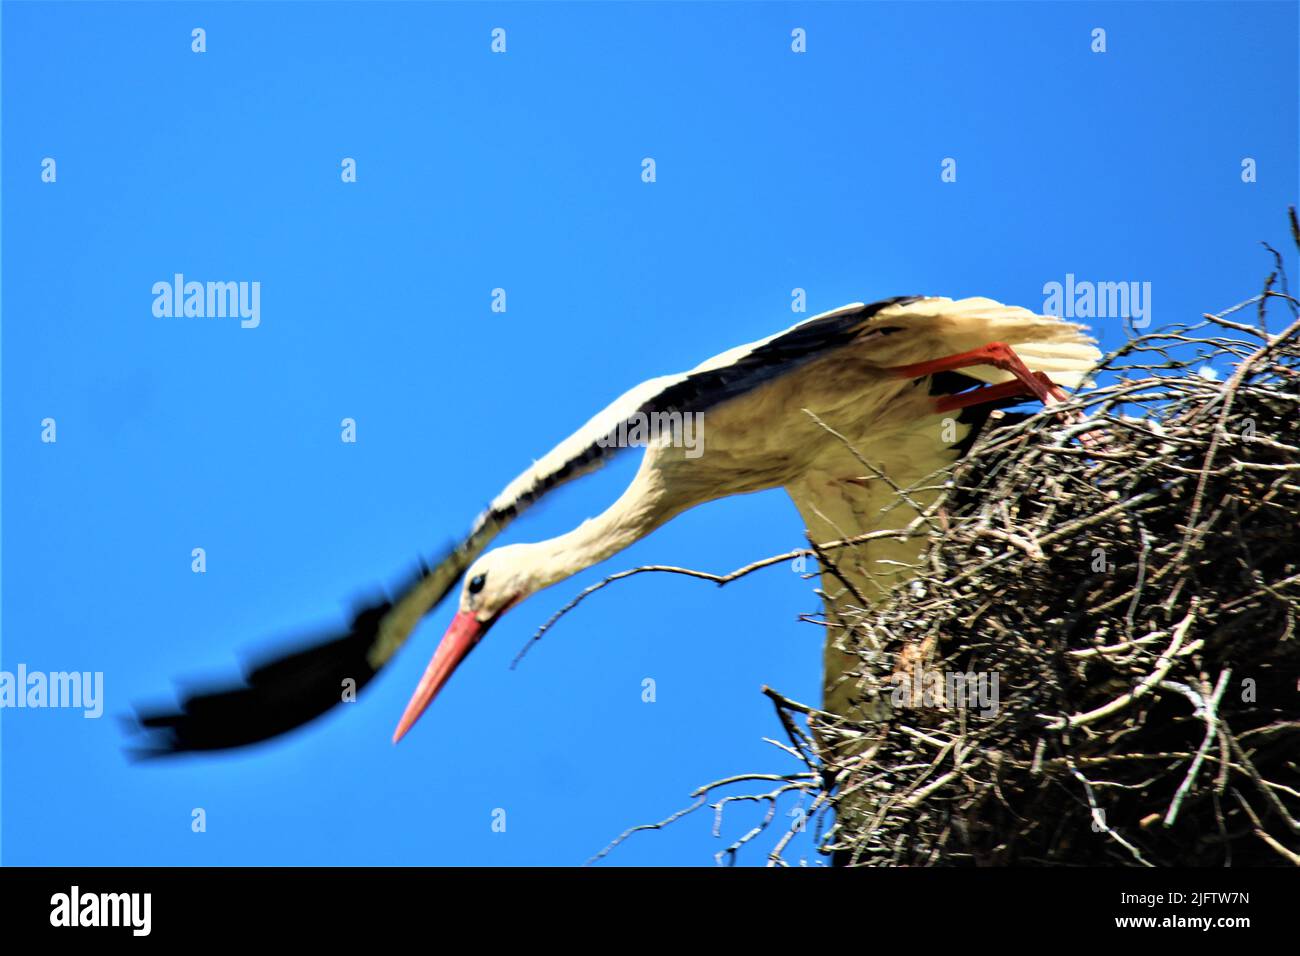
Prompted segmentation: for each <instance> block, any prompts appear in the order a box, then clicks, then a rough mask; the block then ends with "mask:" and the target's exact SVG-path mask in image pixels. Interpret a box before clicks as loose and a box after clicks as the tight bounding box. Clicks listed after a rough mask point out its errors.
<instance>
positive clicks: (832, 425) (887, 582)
mask: <svg viewBox="0 0 1300 956" xmlns="http://www.w3.org/2000/svg"><path fill="white" fill-rule="evenodd" d="M1099 358H1100V353H1099V352H1098V350H1097V349H1096V348H1095V347H1094V346H1093V345H1092V340H1091V339H1089V338H1087V337H1086V336H1085V334H1084V330H1083V329H1082V327H1081V326H1078V325H1075V324H1072V323H1068V322H1063V321H1061V320H1060V319H1057V318H1053V317H1049V316H1041V315H1036V314H1034V313H1033V312H1031V311H1029V310H1027V309H1023V308H1016V307H1012V306H1005V305H1001V304H1000V303H997V302H994V301H992V300H990V299H984V298H969V299H960V300H957V301H954V300H952V299H947V298H934V297H905V298H895V299H887V300H885V301H882V302H876V303H873V304H871V305H862V304H860V303H857V304H853V305H847V306H844V307H843V308H839V309H835V310H834V311H831V312H826V313H823V314H822V315H818V316H816V317H814V318H811V319H808V320H807V321H804V322H801V323H799V324H798V325H795V326H793V327H792V328H789V329H787V330H785V331H784V332H779V333H777V334H776V335H772V336H769V337H768V338H765V339H761V340H759V341H757V342H753V343H751V344H749V345H742V346H739V347H737V348H734V349H731V350H729V351H727V352H723V353H722V354H721V355H717V356H715V357H713V358H711V359H709V360H708V361H706V362H703V363H702V364H700V365H698V366H696V367H695V368H694V369H692V370H690V371H689V372H684V373H682V374H678V375H666V376H663V377H661V378H655V379H651V380H650V381H647V382H643V383H642V384H640V385H638V386H636V387H635V388H633V389H631V390H630V391H628V392H626V393H625V394H624V395H622V396H621V397H620V398H618V399H617V400H615V401H614V402H613V403H612V404H610V405H609V407H607V408H606V409H604V410H603V411H601V412H600V413H598V414H597V415H596V416H595V417H593V418H592V419H591V420H590V421H589V422H587V424H585V425H583V426H582V427H581V428H579V429H578V430H577V431H576V432H574V433H573V434H572V435H571V436H569V438H567V439H565V440H564V441H563V442H561V443H560V444H559V445H558V446H556V447H555V448H554V449H552V450H551V451H550V452H549V453H548V454H546V455H545V456H544V457H543V458H542V459H541V460H540V461H537V462H536V463H535V464H534V465H533V466H532V467H531V468H529V469H528V470H527V471H525V472H524V473H523V474H521V475H520V476H519V477H518V478H516V479H515V480H514V481H512V482H511V483H510V484H509V485H507V486H506V488H505V490H504V491H503V492H502V493H501V494H500V495H498V496H497V497H496V499H495V500H494V501H493V502H492V504H491V505H490V506H489V507H488V509H487V510H486V511H485V512H484V513H483V514H482V515H480V516H479V517H478V519H477V520H476V521H475V522H474V524H473V526H472V529H471V531H470V533H469V535H468V536H467V537H466V538H465V540H464V541H462V542H461V543H460V544H459V545H457V546H456V547H455V548H453V549H452V550H451V551H450V552H449V553H447V554H446V555H445V556H444V557H443V558H442V559H441V560H440V561H438V562H437V563H435V564H433V565H432V566H429V565H422V566H421V570H420V573H419V574H418V575H417V576H416V577H415V578H414V580H412V581H411V582H410V583H409V584H408V585H406V586H405V587H404V588H402V589H401V590H400V591H399V592H398V595H397V597H396V598H394V599H393V600H391V601H388V600H385V601H382V602H379V603H377V604H374V605H372V606H369V607H366V608H364V609H362V610H360V611H359V612H358V613H357V614H356V616H355V618H354V620H353V622H352V627H351V630H350V632H349V633H347V634H345V635H342V636H334V637H332V638H331V639H329V640H326V641H324V642H318V643H315V644H313V645H311V646H308V647H305V648H304V649H300V650H298V651H295V652H293V653H290V654H288V655H284V656H280V657H278V658H276V659H273V660H270V661H267V662H264V663H262V664H259V665H257V666H255V667H254V668H252V669H251V670H250V671H249V672H248V673H247V674H246V678H245V683H244V684H243V685H241V686H237V687H233V688H226V689H212V688H210V689H207V690H202V691H198V690H196V691H194V692H192V693H190V694H189V695H188V696H187V697H186V698H185V700H184V702H183V704H182V706H181V708H180V710H179V711H172V712H163V713H156V714H153V715H151V716H146V717H143V718H142V720H141V722H142V724H143V725H144V726H145V727H146V728H149V729H151V730H153V731H155V732H161V736H159V737H156V738H155V741H154V749H153V750H152V751H148V752H150V753H175V752H181V751H193V750H212V749H223V748H228V747H235V746H240V745H243V744H248V743H253V742H256V741H259V740H264V739H266V738H268V737H272V736H274V735H277V734H279V733H282V732H284V731H286V730H289V729H291V728H293V727H296V726H298V725H300V724H303V723H305V722H307V721H308V720H310V719H312V718H314V717H315V716H317V715H319V714H321V713H323V712H324V711H326V710H328V709H329V708H330V707H332V706H333V705H335V704H337V703H338V702H339V701H340V697H341V694H340V687H341V686H345V684H344V682H346V681H352V682H355V685H354V686H356V687H358V688H359V687H361V686H364V685H365V684H366V683H368V682H369V680H370V679H371V678H372V677H373V676H374V675H375V673H376V672H378V670H379V669H380V668H381V667H383V665H384V664H385V663H387V662H388V661H389V660H390V659H391V658H392V657H393V655H394V654H395V653H396V652H397V650H398V649H399V648H400V647H401V646H402V644H403V643H405V642H406V640H407V639H408V638H409V637H410V636H411V634H412V633H413V632H414V631H415V629H416V625H417V624H418V623H419V621H420V620H421V618H423V617H424V616H425V615H426V614H428V613H429V612H430V611H431V610H433V608H435V607H436V606H437V605H438V603H439V602H440V601H441V600H442V599H443V598H444V597H445V596H446V595H447V594H448V593H449V592H450V590H451V589H452V587H453V586H454V585H455V584H456V582H457V581H458V580H460V579H461V578H462V577H463V579H464V585H463V587H462V588H461V591H460V598H459V606H458V608H457V611H456V615H455V617H454V618H453V619H452V622H451V625H450V626H449V627H448V629H447V632H446V635H445V636H444V637H443V639H442V642H441V643H440V644H439V645H438V648H437V651H436V653H435V654H434V655H433V659H432V661H431V662H430V664H429V666H428V669H427V670H426V672H425V674H424V676H423V678H422V679H421V681H420V683H419V686H418V687H417V688H416V691H415V694H414V696H413V697H412V698H411V701H410V703H409V704H408V706H407V708H406V711H405V713H403V714H402V717H401V720H400V721H399V723H398V725H397V730H396V733H395V734H394V735H393V740H394V742H396V741H397V740H400V739H401V737H402V736H403V735H404V734H406V732H407V731H408V730H410V728H411V726H412V725H413V724H414V723H415V721H416V720H417V719H418V718H419V716H420V715H421V714H422V713H423V712H424V710H425V708H427V707H428V706H429V704H430V702H431V701H432V700H433V699H434V697H435V696H436V695H437V694H438V691H439V690H440V689H441V688H442V687H443V685H444V684H445V683H446V681H447V679H448V678H449V677H450V676H451V674H452V672H453V671H454V670H455V669H456V667H457V666H458V665H459V664H460V663H461V661H463V660H464V659H465V657H466V655H467V654H469V652H470V651H471V650H472V649H473V648H474V647H475V646H476V645H477V644H478V643H479V641H481V640H482V639H483V637H484V635H485V634H487V632H488V630H489V629H490V628H491V627H492V625H493V624H495V623H496V622H497V620H499V619H500V617H501V615H502V614H504V613H505V612H506V611H507V610H509V609H510V608H512V607H514V606H515V605H517V604H519V603H520V602H521V601H523V600H525V599H526V598H528V597H530V596H532V595H533V594H536V593H537V592H538V591H541V590H543V589H544V588H547V587H550V586H551V585H553V584H556V583H558V582H560V581H563V580H565V579H566V578H569V577H571V576H572V575H575V574H577V573H578V572H580V571H583V570H585V569H587V568H590V567H592V566H593V565H596V564H599V563H600V562H602V561H604V560H606V559H607V558H609V557H610V556H612V555H614V554H617V553H618V552H619V551H622V550H623V549H624V548H626V547H628V545H630V544H632V543H633V542H635V541H638V540H639V539H641V538H643V537H645V536H646V535H648V534H649V533H650V532H652V531H654V530H655V529H656V528H658V527H659V526H660V525H662V524H664V523H665V522H667V521H670V520H672V519H673V518H674V517H676V516H677V515H679V514H681V513H682V512H684V511H686V510H688V509H690V508H693V507H695V506H696V505H699V504H703V503H704V502H706V501H712V500H715V499H717V498H722V497H725V496H727V495H735V494H744V493H748V492H753V491H762V490H765V489H769V488H784V489H785V490H786V492H787V493H788V494H789V495H790V497H791V498H792V499H793V500H794V503H795V505H796V507H797V508H798V510H799V512H800V515H801V516H802V517H803V520H804V523H805V524H806V526H807V529H808V532H809V534H810V536H811V538H812V539H813V540H815V541H829V540H836V539H844V538H848V537H853V536H857V535H862V534H866V533H868V532H872V531H877V530H885V529H889V530H898V529H902V528H905V527H906V526H907V525H908V524H909V523H910V522H911V521H912V519H913V518H914V517H915V516H916V514H917V510H916V509H917V508H918V507H920V508H924V507H927V506H928V505H929V504H930V503H931V502H932V501H933V500H934V496H935V495H936V494H938V492H937V490H934V489H930V490H928V491H917V492H916V493H915V494H910V495H906V496H900V493H899V490H898V489H900V488H903V487H906V486H908V485H911V484H913V483H914V482H917V481H918V480H919V479H921V478H924V477H925V476H927V475H931V474H933V473H935V472H937V471H939V470H941V469H942V468H944V467H945V466H947V465H950V464H951V463H953V462H954V461H956V460H957V458H958V457H960V455H962V454H964V452H965V450H967V449H968V448H969V447H970V444H971V443H972V442H973V440H974V438H975V436H976V433H977V432H978V429H979V428H980V426H981V425H982V424H983V422H984V420H985V419H986V418H987V415H988V413H989V411H990V410H991V409H992V408H993V407H995V406H997V405H999V404H1003V405H1005V404H1009V403H1010V404H1014V403H1016V402H1018V401H1021V400H1023V399H1024V398H1025V397H1027V396H1034V397H1037V398H1039V399H1041V400H1042V401H1043V402H1044V403H1045V404H1049V405H1050V404H1052V403H1054V402H1056V401H1059V400H1061V399H1063V398H1064V394H1063V393H1062V392H1061V390H1060V388H1059V386H1062V385H1064V386H1071V387H1073V386H1077V385H1079V384H1080V382H1081V381H1082V380H1083V378H1084V376H1085V374H1086V373H1087V372H1088V371H1089V370H1090V369H1091V368H1092V366H1093V365H1094V364H1095V363H1096V361H1097V360H1098V359H1099ZM673 412H680V413H701V414H702V416H703V418H702V423H703V424H702V434H701V436H700V437H702V439H703V453H702V454H692V453H690V451H689V450H688V448H686V447H684V445H683V443H681V442H673V441H672V440H660V441H657V442H653V443H650V444H648V445H647V446H646V447H645V451H644V453H643V456H642V459H641V466H640V469H639V470H638V471H637V473H636V476H635V477H634V478H633V479H632V483H631V484H630V485H629V486H628V488H627V490H626V491H625V492H624V493H623V495H622V496H621V497H620V498H619V499H618V500H617V501H616V502H614V504H613V505H611V506H610V507H609V508H608V509H606V510H605V511H604V512H603V513H601V514H599V515H597V516H596V517H594V518H590V519H588V520H586V521H584V522H583V523H582V524H581V525H579V526H578V527H577V528H575V529H573V530H572V531H570V532H569V533H567V534H564V535H560V536H559V537H557V538H552V539H551V540H549V541H542V542H538V543H536V544H512V545H508V546H505V547H501V548H497V549H495V550H493V551H486V549H487V547H488V545H489V544H490V543H491V542H492V540H493V539H494V538H495V537H496V536H497V535H498V534H500V533H501V531H502V530H503V529H504V528H505V527H506V526H507V525H508V524H509V523H510V522H511V521H513V520H514V519H515V518H517V517H518V516H519V515H521V514H522V513H523V512H524V511H525V510H527V509H528V507H529V506H531V505H532V504H533V503H534V502H535V501H537V500H538V499H539V498H540V497H541V496H543V495H544V494H546V493H547V492H548V491H550V490H552V489H553V488H556V487H558V486H559V485H561V484H563V483H564V482H567V481H570V480H572V479H574V478H577V477H579V476H580V475H583V474H586V473H588V472H590V471H592V470H593V469H595V468H597V467H598V466H599V465H600V464H601V463H602V462H603V461H604V460H605V459H606V458H608V457H609V456H610V455H611V454H613V453H614V452H616V451H617V447H616V445H617V443H616V441H613V440H612V437H613V436H617V435H619V434H620V428H622V429H623V433H624V434H625V433H626V424H627V423H628V422H629V421H632V420H633V419H635V418H636V417H637V416H649V415H655V414H667V413H673ZM809 412H811V413H813V414H812V415H810V414H808V413H809ZM954 413H957V414H954ZM814 415H815V416H816V418H815V419H814V417H813V416H814ZM923 546H924V541H923V539H920V538H917V537H913V538H910V539H907V540H896V539H887V540H879V541H872V542H870V543H869V544H868V545H866V546H864V547H863V548H860V549H858V550H857V553H856V556H855V557H854V558H853V559H852V562H851V563H850V561H847V560H846V561H844V562H842V565H841V566H839V567H838V568H837V569H836V570H837V572H838V576H833V575H832V574H831V573H830V572H828V571H827V570H825V569H823V573H822V585H823V592H824V594H825V601H826V614H827V619H828V621H829V622H831V623H834V622H835V621H836V620H837V614H838V611H837V608H838V606H839V601H838V598H839V597H840V595H841V593H842V592H843V591H844V589H845V588H846V586H848V587H851V588H852V589H854V590H856V591H857V592H858V594H860V595H863V596H865V597H866V598H867V599H868V600H871V599H872V598H876V597H879V596H880V595H881V594H882V593H884V592H885V591H887V590H888V589H889V588H891V587H892V586H894V585H896V584H898V583H899V582H900V581H903V580H906V578H907V577H908V576H909V574H910V571H909V569H908V566H909V565H914V564H915V563H916V560H917V558H918V555H919V554H920V551H921V549H922V547H923ZM485 551H486V553H484V552H485ZM842 633H843V629H842V628H835V627H828V628H827V638H826V645H825V655H824V664H825V678H824V688H823V691H824V699H823V708H824V709H825V710H826V711H828V712H829V713H832V714H836V715H840V716H844V717H851V716H853V715H854V714H855V710H854V708H855V700H856V696H855V692H856V686H855V685H856V680H855V679H854V678H853V676H852V668H851V664H852V662H853V661H854V660H855V659H856V658H855V657H854V655H853V654H852V653H850V649H847V648H846V647H845V646H844V644H843V640H842Z"/></svg>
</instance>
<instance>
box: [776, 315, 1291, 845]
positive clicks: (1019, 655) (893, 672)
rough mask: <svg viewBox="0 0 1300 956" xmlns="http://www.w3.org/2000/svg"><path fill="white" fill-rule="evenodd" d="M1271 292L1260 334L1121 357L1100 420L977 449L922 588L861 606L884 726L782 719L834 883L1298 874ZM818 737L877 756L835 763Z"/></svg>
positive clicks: (1286, 382)
mask: <svg viewBox="0 0 1300 956" xmlns="http://www.w3.org/2000/svg"><path fill="white" fill-rule="evenodd" d="M1275 295H1277V294H1276V293H1268V292H1267V291H1266V293H1265V295H1264V296H1261V297H1257V299H1256V300H1252V302H1256V303H1257V304H1258V309H1259V313H1258V321H1259V324H1258V326H1255V325H1249V324H1242V323H1240V322H1235V321H1232V320H1229V319H1227V318H1226V315H1227V314H1230V313H1231V312H1232V311H1234V310H1229V313H1225V314H1224V315H1220V316H1213V317H1211V316H1207V317H1206V321H1205V322H1203V323H1201V324H1199V325H1195V326H1191V327H1173V328H1166V329H1164V330H1161V331H1159V332H1155V333H1153V334H1149V335H1143V336H1141V337H1138V338H1135V339H1133V340H1132V341H1130V342H1129V344H1128V345H1126V346H1125V347H1124V348H1122V349H1120V350H1119V351H1118V352H1117V353H1115V354H1113V355H1112V356H1110V357H1109V358H1108V359H1107V361H1106V363H1105V364H1104V365H1103V367H1102V369H1101V370H1100V371H1099V374H1098V381H1103V380H1109V381H1110V384H1108V385H1105V386H1104V387H1101V388H1096V389H1093V390H1090V391H1086V392H1085V393H1084V394H1082V395H1080V396H1078V397H1076V398H1075V399H1074V400H1073V401H1072V402H1071V404H1072V405H1073V406H1075V407H1077V408H1080V409H1082V410H1084V411H1085V412H1086V414H1087V416H1088V417H1087V419H1086V421H1085V422H1084V423H1082V424H1077V425H1071V426H1068V427H1063V426H1062V424H1061V420H1060V419H1059V418H1056V417H1054V416H1052V415H1048V414H1043V415H1035V416H1033V417H1032V418H1029V419H1027V420H1024V421H1020V422H1018V423H1017V424H1014V425H1010V426H1007V427H1002V428H995V429H993V430H991V431H989V432H988V433H987V434H986V436H985V437H984V438H983V439H982V440H981V441H980V442H979V443H978V444H977V446H976V447H975V448H974V449H973V450H972V453H971V454H970V455H969V456H968V457H966V458H965V459H963V461H962V462H961V463H960V464H959V465H958V466H957V467H956V469H955V471H954V472H953V473H952V475H951V489H950V492H949V494H948V495H947V497H946V500H945V501H944V503H943V504H942V505H941V506H940V507H939V508H938V509H936V510H935V514H936V515H937V516H938V518H939V519H940V520H941V521H943V522H945V523H946V529H945V530H944V533H943V534H942V535H941V536H938V537H936V538H935V539H934V543H933V545H932V547H931V549H930V551H929V553H928V556H927V559H926V562H925V565H926V566H925V567H924V568H923V569H922V570H921V572H920V574H919V576H918V577H917V578H916V579H915V580H914V581H913V582H911V583H910V584H909V585H907V586H905V587H901V588H899V589H897V590H896V591H894V592H893V593H892V594H891V595H890V597H889V598H888V599H887V600H886V601H884V602H882V603H879V604H877V605H876V606H874V607H872V608H871V609H870V610H851V609H847V610H846V612H847V613H849V614H851V615H852V620H853V621H854V627H853V632H854V633H853V635H852V637H851V638H850V639H848V646H850V647H852V648H853V649H854V650H856V651H857V653H858V655H859V657H860V659H861V664H862V672H863V677H862V683H863V686H864V688H865V693H866V696H867V697H868V698H872V697H874V699H875V700H876V702H877V705H878V706H881V707H884V708H885V713H886V714H887V716H885V717H884V719H882V720H880V721H870V722H866V721H864V722H862V723H859V724H855V725H847V726H846V725H844V724H843V723H840V724H839V725H838V726H835V727H833V729H826V725H827V724H828V723H833V722H830V721H829V720H828V715H820V714H819V713H818V712H816V711H815V710H813V709H811V708H807V707H804V706H802V705H799V704H796V703H794V702H792V701H788V700H786V699H785V698H782V697H780V695H777V694H775V693H773V694H771V695H770V696H772V697H773V699H774V700H775V701H776V702H777V706H778V710H779V711H781V712H782V715H783V720H784V721H785V723H786V726H787V731H788V732H790V733H791V744H792V749H793V750H795V751H797V752H798V754H799V755H800V757H801V759H803V760H804V761H805V763H806V764H807V766H808V768H810V769H811V768H815V769H817V770H818V772H819V776H818V777H816V778H815V783H813V782H809V783H807V784H806V789H811V790H815V791H816V794H817V796H816V799H815V801H814V802H816V803H819V804H821V805H823V806H826V805H831V806H837V807H838V808H839V810H840V812H839V813H838V814H837V816H838V818H839V819H838V822H836V823H835V824H834V826H833V827H830V828H829V831H828V832H827V833H826V834H825V835H824V839H823V848H824V849H827V850H829V851H832V852H835V853H836V854H837V856H838V859H839V861H840V862H845V863H850V864H855V865H934V864H946V865H961V864H973V865H989V864H993V865H997V864H1025V865H1044V864H1055V865H1063V864H1068V865H1076V866H1077V865H1099V864H1105V865H1114V864H1122V865H1153V866H1161V865H1164V866H1168V865H1184V866H1189V865H1190V866H1222V865H1225V864H1236V865H1264V864H1270V865H1271V864H1292V865H1295V864H1300V822H1298V821H1297V817H1300V773H1298V772H1297V770H1298V766H1297V763H1298V761H1300V688H1298V687H1297V678H1298V676H1300V634H1298V633H1297V623H1296V622H1297V614H1298V612H1300V323H1295V324H1291V325H1290V327H1289V328H1288V329H1286V330H1285V331H1284V332H1282V333H1280V334H1276V335H1270V334H1269V333H1268V332H1267V331H1265V330H1264V310H1263V306H1264V304H1265V301H1266V300H1267V299H1268V298H1270V297H1271V296H1275ZM1283 298H1285V297H1283ZM1285 300H1286V303H1287V305H1288V307H1289V308H1290V309H1291V310H1292V314H1291V315H1290V316H1288V317H1287V321H1288V322H1291V321H1292V320H1293V319H1294V300H1290V299H1289V298H1286V299H1285ZM1240 309H1241V307H1238V310H1240ZM1207 369H1210V370H1214V369H1217V370H1219V371H1218V373H1217V374H1215V373H1214V372H1212V371H1207ZM1085 431H1086V432H1088V433H1089V434H1091V435H1093V436H1098V437H1097V438H1094V440H1093V443H1094V446H1095V447H1093V448H1085V447H1082V446H1081V445H1080V443H1079V441H1078V437H1079V435H1080V434H1081V433H1082V432H1085ZM1098 439H1100V443H1098ZM846 557H847V555H846ZM936 674H939V675H945V679H943V680H939V679H936V678H935V675H936ZM948 674H963V675H966V674H973V675H979V676H980V677H982V678H983V680H984V682H985V683H984V685H983V689H984V690H985V691H986V693H985V695H984V699H983V701H982V702H978V701H975V700H974V698H973V697H971V696H969V695H968V696H963V691H962V689H961V687H962V685H959V684H954V683H953V682H952V680H951V679H948V678H946V675H948ZM994 677H996V680H997V695H996V705H995V706H989V703H990V700H991V698H990V695H989V694H988V693H987V691H989V690H990V689H991V685H990V684H989V681H991V680H992V679H993V678H994ZM966 686H967V687H971V686H972V685H969V684H968V685H966ZM974 686H978V685H974ZM954 692H955V693H954ZM801 718H811V720H812V722H813V724H814V725H817V724H819V723H820V724H822V729H821V730H820V731H819V732H820V733H821V734H822V735H823V737H822V740H823V741H825V740H826V739H828V737H829V738H830V739H834V740H838V741H840V742H845V741H851V740H856V741H857V747H856V749H857V750H858V751H859V752H858V753H856V754H855V755H853V756H849V757H845V758H842V759H837V760H829V761H828V760H825V759H822V757H821V756H819V754H820V755H824V754H825V753H827V752H829V750H830V749H831V748H828V747H826V746H824V745H823V746H820V747H819V746H816V745H813V744H812V743H811V739H812V738H813V737H815V736H816V735H815V734H814V735H809V734H805V733H804V732H803V730H802V728H801V727H799V726H798V725H797V721H798V720H799V719H801ZM864 748H865V752H861V751H862V750H863V749H864ZM791 779H792V780H793V779H794V778H793V777H792V778H791ZM802 779H804V780H805V781H812V780H813V779H814V778H812V776H811V775H809V776H806V777H804V778H802ZM777 856H779V854H777Z"/></svg>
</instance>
